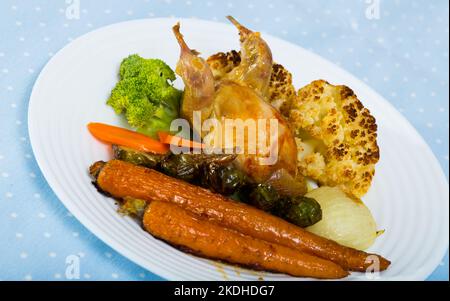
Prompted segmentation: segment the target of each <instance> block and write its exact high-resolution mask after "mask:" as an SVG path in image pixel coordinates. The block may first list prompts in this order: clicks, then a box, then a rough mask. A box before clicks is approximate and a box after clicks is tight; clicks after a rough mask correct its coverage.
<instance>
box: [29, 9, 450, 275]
mask: <svg viewBox="0 0 450 301" xmlns="http://www.w3.org/2000/svg"><path fill="white" fill-rule="evenodd" d="M168 20H171V21H177V20H178V21H180V22H199V23H210V24H214V25H220V26H227V27H229V26H231V25H228V24H226V23H223V22H215V21H210V20H204V19H192V18H177V17H174V18H173V17H170V18H143V19H135V20H128V21H122V22H117V23H112V24H108V25H106V26H102V27H99V28H96V29H94V30H92V31H89V32H86V33H84V34H82V35H80V36H79V37H77V38H76V39H74V40H73V41H71V42H70V43H68V44H66V45H65V46H64V47H62V48H61V49H60V50H58V51H57V52H56V54H55V55H54V56H53V57H52V58H51V59H50V60H49V61H48V62H47V63H46V64H45V66H44V67H43V68H42V69H41V71H40V73H39V76H38V77H37V79H36V81H35V82H34V84H33V88H32V91H31V94H30V97H29V102H28V114H27V121H28V134H29V137H30V144H31V147H32V150H33V154H34V158H35V160H36V162H37V164H38V166H39V169H40V171H41V173H42V175H43V176H44V178H45V180H46V182H47V184H48V185H49V187H50V188H51V189H52V191H53V192H54V193H55V195H56V197H57V198H58V200H59V201H60V202H61V203H62V204H63V205H64V206H65V207H66V209H68V210H69V211H70V212H71V213H72V214H73V215H74V216H75V217H76V218H77V220H78V221H79V222H80V223H81V224H82V225H83V226H84V227H85V228H86V229H87V230H88V231H89V232H91V233H92V234H94V235H95V236H96V237H97V238H98V239H99V240H101V241H102V242H104V243H105V244H106V245H108V246H109V247H111V248H112V249H114V250H115V251H116V252H118V253H119V254H121V255H122V256H124V257H125V258H127V259H128V260H131V261H132V262H134V263H136V264H137V265H139V266H140V267H142V268H144V269H146V270H150V271H151V272H152V273H154V274H156V275H157V276H159V277H162V278H165V279H167V280H180V278H179V277H177V276H176V275H174V274H171V273H170V272H168V271H166V270H165V269H160V268H159V267H155V266H153V267H152V268H151V269H149V268H148V264H146V263H144V262H141V259H140V258H138V257H136V256H134V255H133V254H130V253H128V252H127V250H126V249H122V248H121V247H118V246H117V245H116V243H115V242H114V241H113V240H112V239H110V237H109V236H108V235H107V234H106V233H105V234H104V233H103V232H104V231H102V230H101V229H98V228H97V227H96V226H93V225H92V224H91V222H90V221H89V219H88V218H86V217H84V216H83V214H81V213H80V212H78V210H77V209H76V208H74V206H72V205H70V203H71V202H70V201H68V200H65V196H64V194H65V193H64V192H63V191H62V189H61V190H60V189H59V188H58V186H57V185H52V182H53V179H52V178H53V176H54V175H52V174H51V171H49V170H48V169H49V168H48V167H47V166H46V165H45V162H43V157H42V155H41V154H40V151H39V149H38V148H37V145H38V143H37V142H36V139H37V138H36V136H37V134H36V133H35V130H36V129H35V128H34V127H33V124H34V121H33V107H34V103H36V101H34V102H33V99H35V97H36V96H35V95H36V93H37V92H36V91H37V90H38V88H39V85H40V84H41V82H42V81H43V78H44V76H45V74H46V71H47V70H48V69H49V68H50V67H51V66H52V65H53V64H54V63H55V61H57V59H58V58H59V57H60V56H62V55H63V54H64V52H65V51H66V49H68V48H69V47H71V46H72V45H73V44H76V43H78V42H80V41H81V40H83V39H84V38H86V36H88V35H91V34H94V33H98V32H100V31H106V30H108V29H111V28H114V27H122V26H125V25H129V24H132V23H146V22H158V21H164V22H166V21H168ZM264 35H265V36H267V37H269V38H270V39H272V40H276V41H278V42H281V43H286V44H289V45H291V46H294V47H297V48H300V49H302V50H303V51H305V52H307V53H308V54H309V55H311V56H313V57H314V58H315V59H317V60H319V61H322V62H323V63H326V64H329V65H332V66H333V67H334V68H335V69H336V71H338V72H339V73H341V74H343V75H345V76H346V77H348V78H351V79H352V80H353V81H354V82H355V83H356V84H358V86H361V87H364V89H365V90H366V91H367V93H370V94H371V95H373V96H374V97H375V98H378V100H380V101H382V102H383V104H384V105H387V106H388V107H389V108H390V109H391V110H392V112H394V113H395V114H396V115H397V118H399V121H401V122H403V123H404V125H405V126H407V127H408V130H409V131H410V132H411V134H413V135H414V136H415V137H414V138H415V139H417V141H420V143H421V144H422V145H423V146H424V151H426V152H427V153H428V156H430V159H431V158H432V162H430V164H431V165H432V166H431V167H430V168H433V169H434V170H435V171H436V172H439V173H440V176H439V181H440V182H441V183H440V184H439V185H445V186H446V187H447V190H446V192H445V193H446V194H447V196H448V180H447V177H446V175H445V173H444V171H443V169H442V167H441V165H440V163H439V161H438V159H437V157H436V155H435V154H434V152H433V151H432V149H431V147H430V146H429V145H428V143H427V142H426V141H425V139H424V138H423V137H422V135H421V134H420V133H419V132H418V131H417V130H416V128H415V127H414V126H413V125H412V124H411V123H410V121H409V120H408V119H407V118H406V117H405V116H404V115H403V114H402V113H400V112H399V111H398V110H397V109H396V108H395V107H394V105H393V104H391V103H390V102H389V101H388V100H387V99H386V98H384V97H383V96H382V95H380V94H379V93H378V92H376V91H375V90H374V89H372V88H371V87H370V86H369V85H368V84H366V83H364V82H363V81H361V80H360V79H359V78H358V77H356V76H355V75H353V74H352V73H350V72H349V71H347V70H345V69H343V68H342V67H340V66H338V65H336V64H334V63H333V62H331V61H329V60H328V59H326V58H324V57H322V56H320V55H318V54H316V53H314V52H312V51H310V50H308V49H305V48H303V47H302V46H300V45H297V44H295V43H293V42H290V41H286V40H284V39H281V38H278V37H277V36H273V35H270V34H267V33H264ZM444 206H445V204H444ZM447 207H448V204H447ZM447 211H448V210H447ZM447 217H448V215H447ZM447 224H448V219H447ZM446 233H447V234H448V227H447V229H446ZM448 241H449V239H448V235H447V237H446V242H445V245H446V247H441V250H439V256H438V254H436V255H435V257H436V258H438V259H436V260H434V261H435V264H433V267H432V268H428V269H426V270H424V271H422V272H421V273H420V274H419V275H415V276H416V277H414V278H417V279H419V280H425V279H427V278H428V277H429V276H430V275H431V274H432V273H433V271H434V270H435V269H436V268H437V267H438V265H439V263H440V261H441V260H442V258H443V257H444V256H445V254H446V252H447V250H448ZM429 265H430V266H431V264H429ZM405 278H406V277H405ZM288 280H289V279H288ZM292 280H298V278H292Z"/></svg>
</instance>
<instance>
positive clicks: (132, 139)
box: [88, 123, 169, 154]
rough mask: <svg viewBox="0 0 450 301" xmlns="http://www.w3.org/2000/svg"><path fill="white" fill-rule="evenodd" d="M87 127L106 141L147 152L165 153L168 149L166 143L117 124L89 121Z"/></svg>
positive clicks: (95, 135) (97, 136)
mask: <svg viewBox="0 0 450 301" xmlns="http://www.w3.org/2000/svg"><path fill="white" fill-rule="evenodd" d="M88 129H89V132H91V134H92V135H93V136H94V137H95V138H97V139H98V140H101V141H103V142H106V143H110V144H117V145H121V146H126V147H130V148H133V149H135V150H138V151H142V152H147V153H156V154H165V153H167V152H168V151H169V147H168V146H167V145H166V144H163V143H161V142H159V141H157V140H153V139H151V138H150V137H148V136H146V135H143V134H140V133H137V132H133V131H130V130H127V129H124V128H120V127H117V126H112V125H107V124H104V123H89V124H88Z"/></svg>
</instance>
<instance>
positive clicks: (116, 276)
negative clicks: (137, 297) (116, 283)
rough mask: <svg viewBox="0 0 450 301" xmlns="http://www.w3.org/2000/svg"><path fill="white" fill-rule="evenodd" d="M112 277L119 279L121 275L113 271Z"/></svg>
mask: <svg viewBox="0 0 450 301" xmlns="http://www.w3.org/2000/svg"><path fill="white" fill-rule="evenodd" d="M111 277H113V278H114V279H117V278H119V275H118V274H116V273H112V274H111Z"/></svg>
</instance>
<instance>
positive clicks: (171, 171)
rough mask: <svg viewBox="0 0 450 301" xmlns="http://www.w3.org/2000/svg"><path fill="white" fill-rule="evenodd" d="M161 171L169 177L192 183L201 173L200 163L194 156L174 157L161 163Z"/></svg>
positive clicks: (182, 155)
mask: <svg viewBox="0 0 450 301" xmlns="http://www.w3.org/2000/svg"><path fill="white" fill-rule="evenodd" d="M161 170H162V172H163V173H165V174H166V175H168V176H171V177H174V178H177V179H180V180H184V181H186V182H192V181H193V180H194V179H195V178H196V177H197V176H198V173H199V170H200V167H199V162H197V161H196V160H195V158H194V157H193V156H192V155H187V154H181V155H172V156H170V157H169V158H167V159H166V160H164V161H163V162H162V163H161Z"/></svg>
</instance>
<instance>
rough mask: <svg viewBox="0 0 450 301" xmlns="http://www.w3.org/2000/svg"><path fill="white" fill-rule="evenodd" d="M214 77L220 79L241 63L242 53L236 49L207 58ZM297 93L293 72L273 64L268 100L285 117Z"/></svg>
mask: <svg viewBox="0 0 450 301" xmlns="http://www.w3.org/2000/svg"><path fill="white" fill-rule="evenodd" d="M207 62H208V64H209V66H210V67H211V70H212V72H213V75H214V78H215V79H216V80H220V79H221V78H223V77H224V76H225V75H227V74H228V73H229V72H231V70H233V69H234V68H236V67H237V66H239V64H240V63H241V54H240V52H237V51H235V50H232V51H230V52H227V53H224V52H219V53H217V54H214V55H212V56H211V57H209V58H208V60H207ZM296 96H297V93H296V91H295V88H294V86H293V84H292V74H291V73H290V72H289V71H287V70H286V69H285V68H284V67H283V66H282V65H280V64H276V63H274V64H273V68H272V75H271V79H270V84H269V90H268V101H269V102H270V104H271V105H272V106H274V107H275V108H276V109H277V110H279V111H280V112H281V113H282V114H283V115H284V116H285V117H286V116H288V114H289V109H290V106H291V104H292V102H293V101H294V100H295V97H296Z"/></svg>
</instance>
